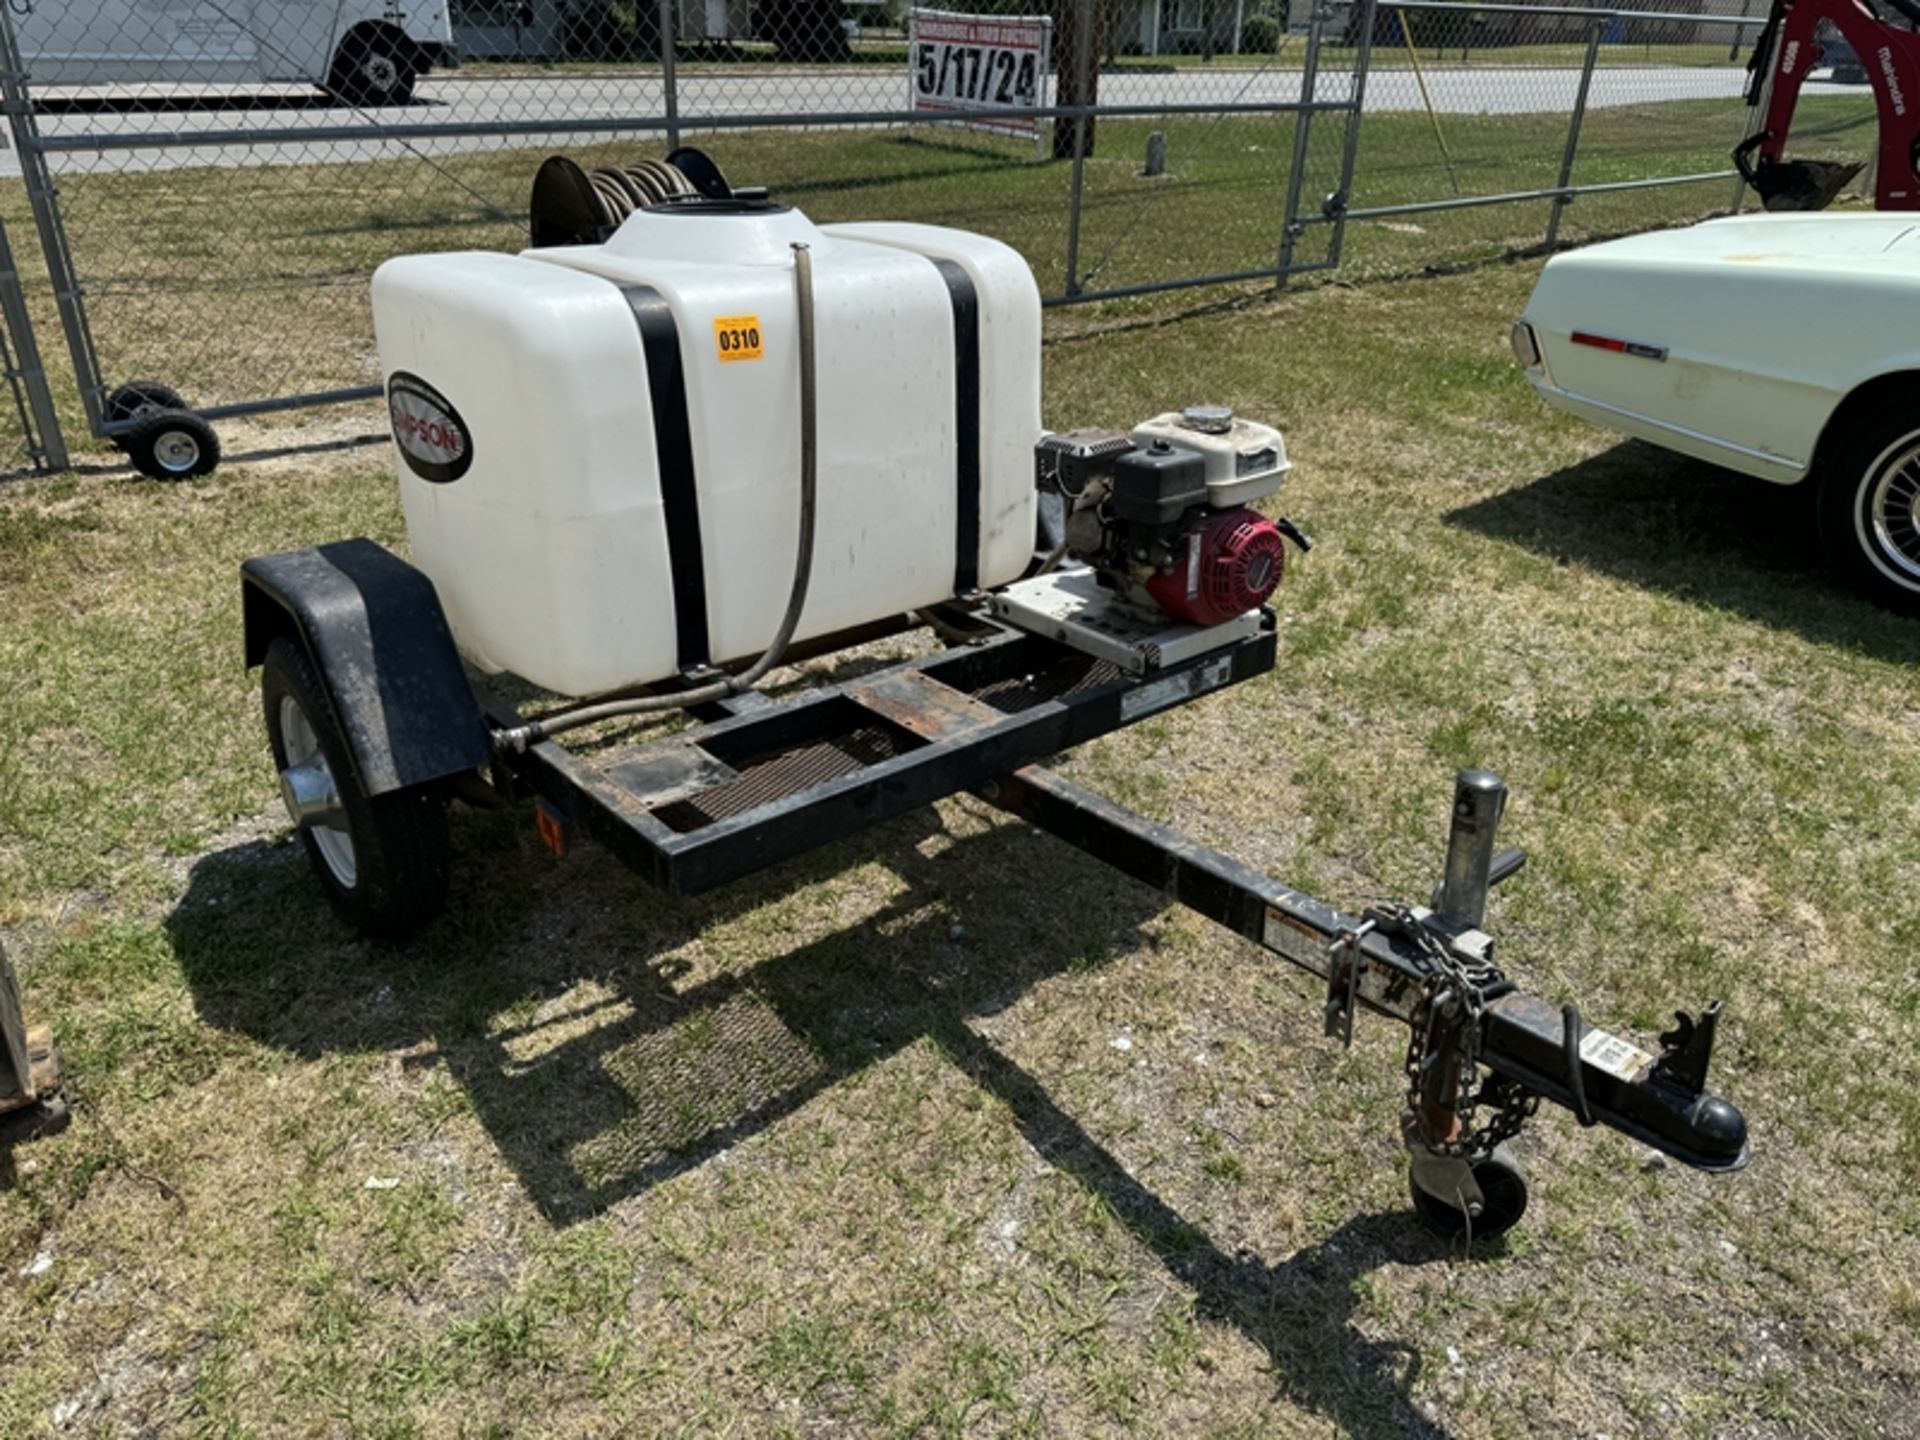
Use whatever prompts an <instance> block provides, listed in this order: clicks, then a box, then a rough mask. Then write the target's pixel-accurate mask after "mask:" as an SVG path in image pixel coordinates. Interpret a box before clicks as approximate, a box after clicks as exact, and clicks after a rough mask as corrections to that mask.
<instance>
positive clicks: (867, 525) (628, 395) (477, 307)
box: [373, 201, 1040, 695]
mask: <svg viewBox="0 0 1920 1440" xmlns="http://www.w3.org/2000/svg"><path fill="white" fill-rule="evenodd" d="M796 241H797V242H800V243H803V244H806V245H807V246H809V247H810V251H811V256H812V260H813V289H814V312H815V351H816V355H817V373H818V384H819V404H818V441H819V468H818V475H819V489H818V493H819V499H818V513H817V530H816V538H815V546H814V562H813V577H812V585H811V589H810V591H809V593H808V597H807V604H806V608H805V610H804V611H803V612H802V616H801V621H800V626H799V629H798V631H797V632H796V638H798V639H805V638H807V637H809V636H815V635H824V634H830V633H832V632H835V631H838V630H844V629H847V628H849V627H851V626H855V625H859V624H862V623H864V622H867V621H871V620H877V619H881V618H884V617H886V616H890V615H896V614H900V613H902V612H904V611H907V610H910V609H915V608H918V607H921V606H925V605H930V604H934V603H937V602H939V601H941V600H944V599H947V598H949V597H951V596H952V595H954V594H956V593H958V592H961V591H964V590H967V589H971V588H975V587H979V588H988V587H992V586H995V585H1000V584H1004V583H1006V582H1007V581H1010V580H1013V579H1015V578H1017V577H1018V576H1019V574H1020V573H1021V571H1022V569H1023V568H1024V567H1025V566H1026V565H1027V563H1028V561H1029V559H1030V557H1031V555H1032V551H1033V545H1034V488H1033V447H1034V444H1035V442H1036V441H1037V440H1038V438H1039V435H1040V297H1039V292H1038V290H1037V289H1036V287H1035V285H1034V282H1033V276H1032V274H1031V273H1030V272H1029V271H1028V269H1027V266H1026V262H1025V261H1023V260H1022V259H1021V258H1020V257H1019V256H1018V255H1017V254H1016V253H1015V252H1014V251H1012V250H1010V249H1008V248H1007V247H1006V246H1005V245H1002V244H1000V243H999V242H998V241H994V240H989V239H986V238H984V237H982V236H978V235H971V234H967V233H965V232H963V231H957V230H945V229H939V228H936V227H933V226H926V225H892V224H873V225H830V226H815V225H814V224H813V223H812V222H811V221H809V220H808V219H807V218H806V217H805V216H804V215H802V214H801V213H800V212H799V211H797V210H792V209H788V208H786V207H783V206H773V205H767V204H765V203H764V202H760V203H755V202H738V201H717V202H695V203H691V204H680V205H675V206H672V207H661V208H656V209H650V210H641V211H638V212H636V213H635V214H634V215H632V216H631V217H630V218H629V219H628V220H627V221H626V222H625V223H624V224H623V225H622V226H621V227H620V229H619V230H618V231H617V232H616V233H615V234H614V235H613V236H612V237H611V238H610V239H609V240H608V241H607V243H606V244H604V245H593V246H577V247H563V248H557V249H545V250H534V251H528V252H526V253H525V254H522V255H519V256H511V255H500V254H492V253H462V254H446V255H418V256H409V257H406V258H403V259H398V260H391V261H388V262H387V263H386V264H384V265H382V266H381V267H380V269H379V270H378V271H377V272H376V273H375V275H374V280H373V308H374V324H375V331H376V333H377V335H378V339H379V346H380V362H381V368H382V370H383V372H384V374H385V376H386V379H387V391H388V399H389V404H390V409H391V412H392V418H393V423H394V439H395V448H396V457H397V460H398V467H397V468H398V470H399V474H400V494H401V502H402V505H403V508H404V510H405V512H406V520H407V535H408V539H409V541H410V542H411V547H412V557H413V561H414V563H415V564H416V565H418V566H419V567H420V568H421V569H422V570H424V571H425V572H426V573H427V574H428V575H429V576H430V577H431V578H432V580H433V582H434V586H435V588H436V590H438V592H439V595H440V600H441V603H442V604H443V605H444V606H445V608H446V612H447V617H448V620H449V622H450V623H451V625H452V627H453V633H454V637H455V639H456V641H457V642H458V644H459V645H460V648H461V650H462V651H463V653H465V654H466V655H467V657H468V658H469V659H470V660H472V661H473V662H474V663H475V664H477V665H479V666H480V667H482V668H483V669H486V670H489V671H503V670H504V671H511V672H513V673H515V674H517V675H520V676H522V677H524V678H525V679H527V680H530V681H532V682H533V683H535V684H536V685H540V686H543V687H545V688H546V689H549V690H552V691H555V692H557V693H559V694H563V695H590V694H595V693H598V692H601V691H605V690H611V689H615V688H618V687H620V686H625V685H634V684H641V683H645V682H648V681H654V680H660V679H663V678H666V677H668V676H671V675H674V674H676V673H678V672H680V671H681V670H683V669H685V668H688V667H692V666H697V665H700V664H703V663H708V662H713V663H719V662H723V661H728V660H737V659H741V658H745V657H749V656H753V655H757V654H758V653H759V652H760V651H761V650H763V649H764V648H765V647H766V645H767V643H768V641H769V640H771V639H772V637H773V634H774V631H775V629H776V628H777V627H778V625H779V622H780V619H781V616H782V613H783V612H784V610H785V608H786V603H787V597H788V593H789V589H790V586H791V583H792V577H793V565H794V555H795V549H796V546H797V543H798V525H799V485H800V386H799V351H798V347H797V343H796V333H795V327H796V321H797V312H796V302H795V298H794V284H793V252H792V249H791V246H792V244H793V243H794V242H796Z"/></svg>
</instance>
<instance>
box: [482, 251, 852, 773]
mask: <svg viewBox="0 0 1920 1440" xmlns="http://www.w3.org/2000/svg"><path fill="white" fill-rule="evenodd" d="M793 296H794V301H795V304H796V307H797V309H798V311H799V325H798V330H797V335H798V339H799V343H800V545H799V554H798V555H797V556H796V557H795V558H794V562H793V589H792V591H791V593H790V594H789V595H788V597H787V611H786V614H784V615H782V616H781V617H780V628H779V629H778V630H776V631H775V632H774V635H773V639H772V641H770V642H769V643H768V645H767V648H766V650H765V651H764V652H763V653H762V654H761V656H760V658H759V659H758V660H756V661H754V662H753V664H751V665H749V666H748V667H747V668H746V669H745V670H742V671H741V672H740V673H739V674H738V675H729V676H727V677H726V678H725V679H724V680H716V681H714V682H713V683H712V684H710V685H702V686H700V687H699V688H698V689H694V690H680V691H676V692H674V693H673V694H670V695H641V696H636V697H634V698H633V699H629V700H608V701H606V702H604V703H602V704H598V705H585V706H582V707H581V708H579V709H577V710H568V711H566V712H565V713H564V714H559V715H550V716H548V717H547V718H545V719H543V720H534V721H530V722H529V723H527V724H525V725H517V726H515V727H514V728H513V729H511V730H501V731H498V732H496V733H495V735H494V737H493V738H494V744H495V745H496V746H498V747H499V748H501V749H503V750H509V751H512V752H514V753H515V754H518V753H520V752H521V751H523V750H525V749H526V748H527V747H528V746H529V745H537V744H539V743H540V742H541V741H542V740H548V739H551V738H552V737H553V736H555V735H559V734H562V733H563V732H565V731H568V730H578V729H579V728H580V727H581V726H583V725H593V724H597V723H598V722H600V721H602V720H615V719H618V718H620V717H621V716H623V715H652V714H658V713H660V712H662V711H666V710H684V709H686V708H687V707H688V706H690V705H708V704H711V703H712V702H714V701H715V700H725V699H727V698H728V697H729V696H733V695H738V694H740V693H741V692H742V691H745V690H751V689H752V688H753V687H754V686H755V685H757V684H759V682H760V681H761V679H762V678H764V677H765V676H766V674H767V672H768V671H770V670H772V669H773V667H774V666H776V665H778V664H779V663H780V658H781V656H783V655H785V654H786V653H787V646H788V645H789V644H791V643H792V641H793V632H794V631H795V630H796V629H797V628H798V627H799V624H800V612H801V611H802V610H803V609H804V608H806V603H807V588H808V586H809V585H810V584H811V583H812V581H813V531H814V518H815V508H816V507H815V503H814V502H815V496H816V494H817V492H818V478H819V477H818V469H819V459H820V456H819V434H818V426H817V415H816V410H817V408H818V403H817V383H816V373H815V368H814V354H813V256H812V254H811V253H810V252H809V250H808V249H807V247H806V246H805V245H803V244H799V243H797V242H796V243H795V245H794V247H793Z"/></svg>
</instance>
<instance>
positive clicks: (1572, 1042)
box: [1560, 1005, 1594, 1129]
mask: <svg viewBox="0 0 1920 1440" xmlns="http://www.w3.org/2000/svg"><path fill="white" fill-rule="evenodd" d="M1560 1022H1561V1025H1562V1026H1563V1027H1564V1028H1563V1030H1562V1032H1561V1046H1560V1048H1561V1051H1562V1053H1563V1054H1565V1056H1566V1059H1567V1092H1568V1093H1569V1094H1570V1095H1571V1096H1572V1097H1573V1118H1574V1119H1576V1120H1578V1121H1579V1122H1580V1123H1581V1124H1582V1125H1584V1126H1586V1127H1587V1128H1589V1129H1591V1128H1592V1127H1593V1123H1594V1122H1593V1110H1592V1109H1591V1108H1590V1107H1589V1106H1588V1104H1587V1077H1586V1073H1585V1071H1584V1070H1583V1069H1582V1066H1581V1061H1580V1042H1581V1041H1582V1040H1583V1039H1585V1038H1586V1033H1587V1027H1586V1026H1585V1025H1584V1024H1582V1023H1581V1020H1580V1007H1579V1006H1578V1005H1562V1006H1561V1007H1560Z"/></svg>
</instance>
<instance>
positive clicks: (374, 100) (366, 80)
mask: <svg viewBox="0 0 1920 1440" xmlns="http://www.w3.org/2000/svg"><path fill="white" fill-rule="evenodd" d="M419 77H420V72H419V71H418V69H416V68H415V66H414V63H413V57H412V56H410V55H408V54H407V52H406V51H405V49H404V48H403V47H401V46H399V45H396V44H395V43H394V42H393V41H392V40H390V39H388V38H387V37H386V36H384V35H349V36H348V37H347V38H346V39H345V40H342V41H341V42H340V53H339V54H338V55H336V56H334V59H333V71H332V74H331V76H330V77H329V78H328V80H327V89H328V90H330V91H332V92H333V94H335V95H337V96H338V97H339V98H340V99H342V100H344V101H346V102H347V103H348V104H349V105H368V106H380V105H407V104H411V103H412V101H413V86H414V82H415V81H416V80H418V79H419Z"/></svg>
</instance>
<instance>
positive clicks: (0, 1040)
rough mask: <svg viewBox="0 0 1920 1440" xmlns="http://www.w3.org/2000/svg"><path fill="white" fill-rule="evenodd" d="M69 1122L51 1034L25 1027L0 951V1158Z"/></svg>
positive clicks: (3, 953)
mask: <svg viewBox="0 0 1920 1440" xmlns="http://www.w3.org/2000/svg"><path fill="white" fill-rule="evenodd" d="M68 1118H69V1116H68V1111H67V1101H66V1097H65V1096H63V1095H62V1094H61V1093H60V1056H59V1052H58V1051H56V1050H55V1049H54V1048H53V1032H52V1031H50V1030H49V1029H48V1028H47V1027H46V1026H44V1025H35V1026H33V1027H31V1028H29V1027H28V1025H27V1022H26V1017H25V1015H24V1014H23V1013H22V1011H21V1008H20V986H19V982H18V981H16V980H15V979H14V974H13V966H12V965H11V964H10V963H8V960H7V952H6V951H5V950H3V949H0V1154H4V1153H5V1151H6V1149H7V1148H8V1147H9V1146H11V1145H14V1144H15V1143H17V1142H19V1141H23V1140H33V1139H37V1138H38V1137H40V1136H42V1135H54V1134H57V1133H59V1132H60V1131H62V1130H64V1129H66V1128H67V1120H68Z"/></svg>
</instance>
